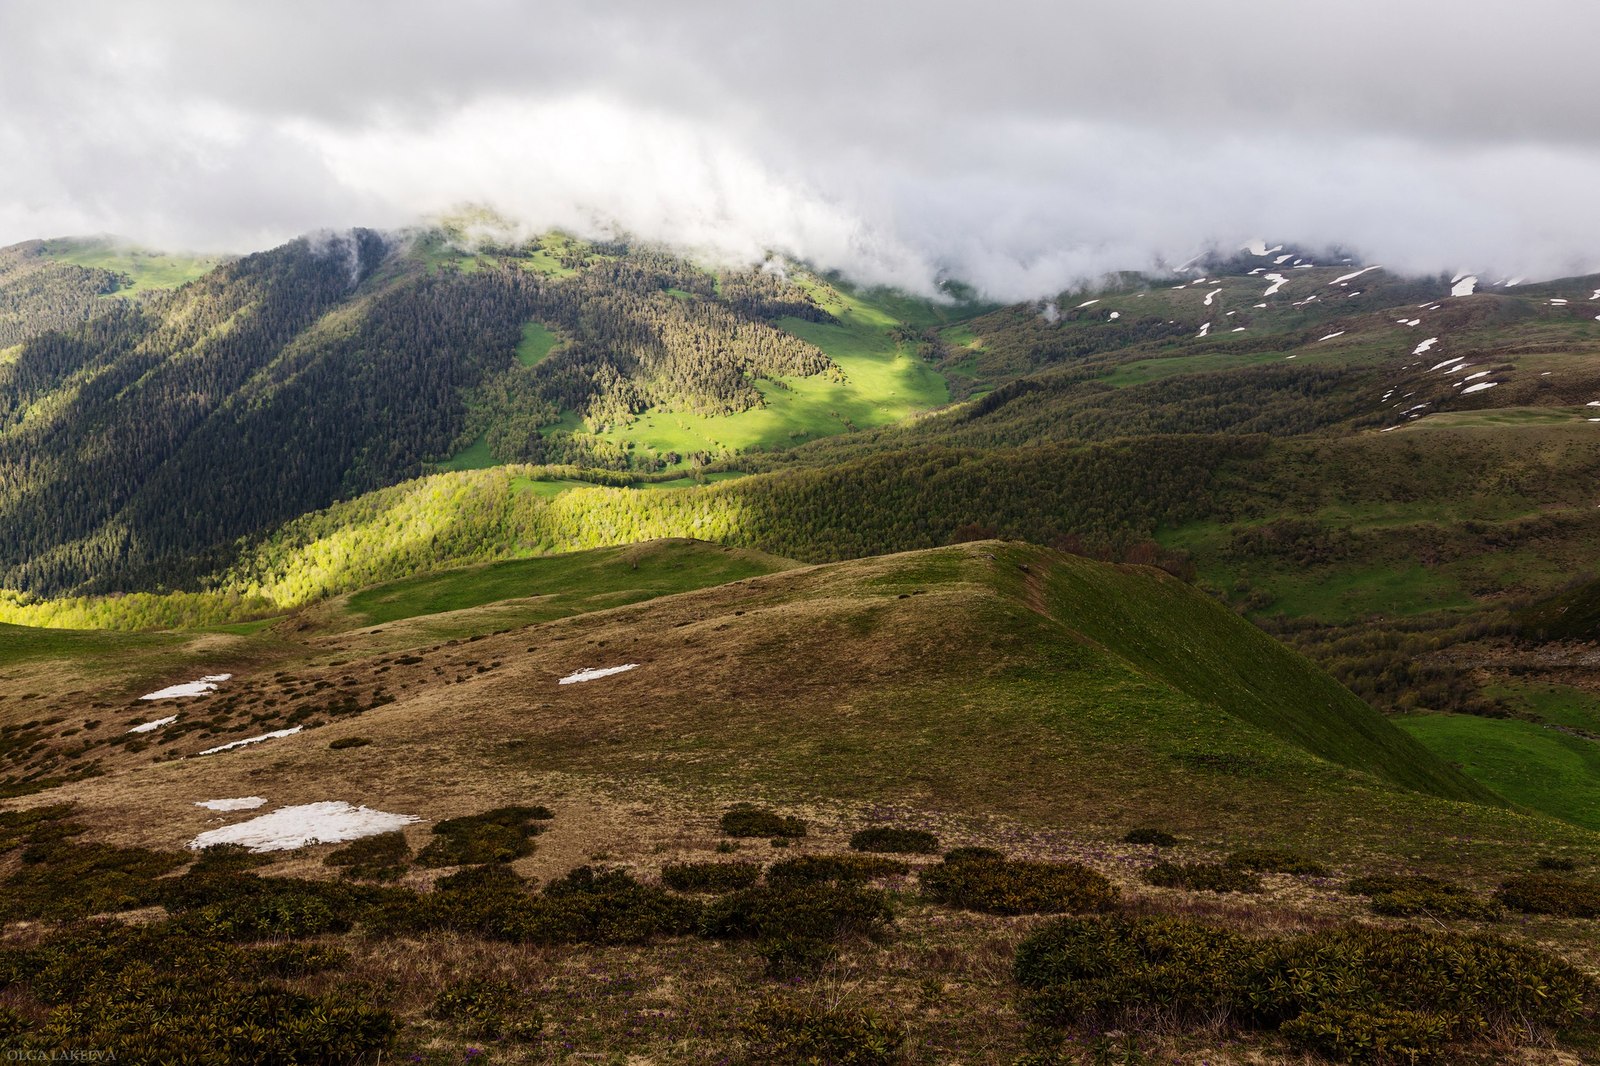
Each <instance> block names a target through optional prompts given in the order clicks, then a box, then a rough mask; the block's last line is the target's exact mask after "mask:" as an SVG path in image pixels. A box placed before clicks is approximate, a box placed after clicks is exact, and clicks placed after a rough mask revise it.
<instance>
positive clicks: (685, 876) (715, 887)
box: [661, 862, 761, 892]
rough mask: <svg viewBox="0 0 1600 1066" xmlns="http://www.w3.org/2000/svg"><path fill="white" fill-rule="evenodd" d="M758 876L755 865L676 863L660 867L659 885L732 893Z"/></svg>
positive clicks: (684, 889) (686, 889) (751, 882)
mask: <svg viewBox="0 0 1600 1066" xmlns="http://www.w3.org/2000/svg"><path fill="white" fill-rule="evenodd" d="M760 876H761V864H760V863H757V862H677V863H670V864H668V865H666V866H663V867H662V868H661V883H662V884H664V885H666V886H667V887H668V888H673V889H677V890H678V891H679V892H733V891H735V890H736V889H741V888H749V887H750V886H751V885H753V884H755V883H756V878H758V877H760Z"/></svg>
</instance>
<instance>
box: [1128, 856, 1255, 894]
mask: <svg viewBox="0 0 1600 1066" xmlns="http://www.w3.org/2000/svg"><path fill="white" fill-rule="evenodd" d="M1144 881H1145V883H1146V884H1150V885H1155V886H1157V887H1158V888H1186V889H1188V890H1189V891H1191V892H1260V891H1261V888H1262V885H1261V878H1259V877H1257V876H1256V875H1255V874H1254V873H1252V872H1251V871H1249V870H1245V869H1241V868H1240V867H1237V866H1229V865H1227V864H1225V863H1220V862H1158V863H1156V864H1155V865H1154V866H1152V867H1150V869H1148V870H1146V871H1145V872H1144Z"/></svg>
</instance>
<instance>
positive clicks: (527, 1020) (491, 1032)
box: [428, 978, 544, 1040]
mask: <svg viewBox="0 0 1600 1066" xmlns="http://www.w3.org/2000/svg"><path fill="white" fill-rule="evenodd" d="M428 1017H430V1018H433V1019H434V1020H436V1021H442V1022H449V1023H451V1024H453V1025H455V1026H457V1027H458V1028H460V1029H461V1031H462V1032H464V1033H465V1034H466V1035H468V1036H472V1037H477V1038H478V1039H481V1040H500V1039H511V1040H531V1039H533V1038H534V1037H536V1036H538V1035H539V1030H540V1029H541V1028H543V1027H544V1019H543V1017H541V1016H540V1014H539V1012H538V1011H537V1010H536V1009H534V1007H533V1006H532V1004H531V1003H530V1002H529V1001H528V997H527V996H526V995H525V994H524V993H523V992H522V991H521V990H520V989H518V988H517V987H516V986H515V985H513V984H512V983H511V982H509V981H487V980H482V979H480V978H469V979H467V980H464V981H456V982H453V983H451V984H449V985H446V986H445V987H444V988H443V989H441V990H440V992H439V995H438V996H437V997H436V998H435V999H434V1001H433V1005H432V1006H431V1007H429V1008H428Z"/></svg>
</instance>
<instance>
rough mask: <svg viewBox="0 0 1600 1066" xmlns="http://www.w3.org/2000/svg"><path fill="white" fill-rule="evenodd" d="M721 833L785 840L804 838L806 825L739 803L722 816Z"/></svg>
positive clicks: (762, 808) (798, 820) (775, 813)
mask: <svg viewBox="0 0 1600 1066" xmlns="http://www.w3.org/2000/svg"><path fill="white" fill-rule="evenodd" d="M722 831H723V832H724V833H726V834H727V835H728V836H731V837H774V838H779V839H787V838H795V837H803V836H805V835H806V823H805V822H804V821H802V820H801V819H799V818H791V817H788V816H786V815H782V814H779V813H778V812H776V811H769V810H767V809H766V808H764V807H755V806H752V805H750V804H748V803H740V804H737V805H735V806H733V807H730V808H729V809H728V811H727V813H725V814H724V815H723V816H722Z"/></svg>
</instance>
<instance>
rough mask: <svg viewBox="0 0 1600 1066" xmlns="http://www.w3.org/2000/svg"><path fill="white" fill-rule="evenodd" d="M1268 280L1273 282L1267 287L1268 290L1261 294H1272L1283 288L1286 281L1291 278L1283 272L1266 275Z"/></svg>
mask: <svg viewBox="0 0 1600 1066" xmlns="http://www.w3.org/2000/svg"><path fill="white" fill-rule="evenodd" d="M1266 280H1268V281H1270V282H1272V285H1271V287H1269V288H1268V289H1267V291H1266V292H1264V293H1262V294H1261V295H1263V296H1271V295H1272V294H1273V293H1275V292H1277V291H1278V290H1279V289H1281V288H1283V284H1284V282H1286V281H1288V280H1289V279H1288V278H1286V277H1284V276H1283V275H1282V274H1268V275H1267V276H1266Z"/></svg>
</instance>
